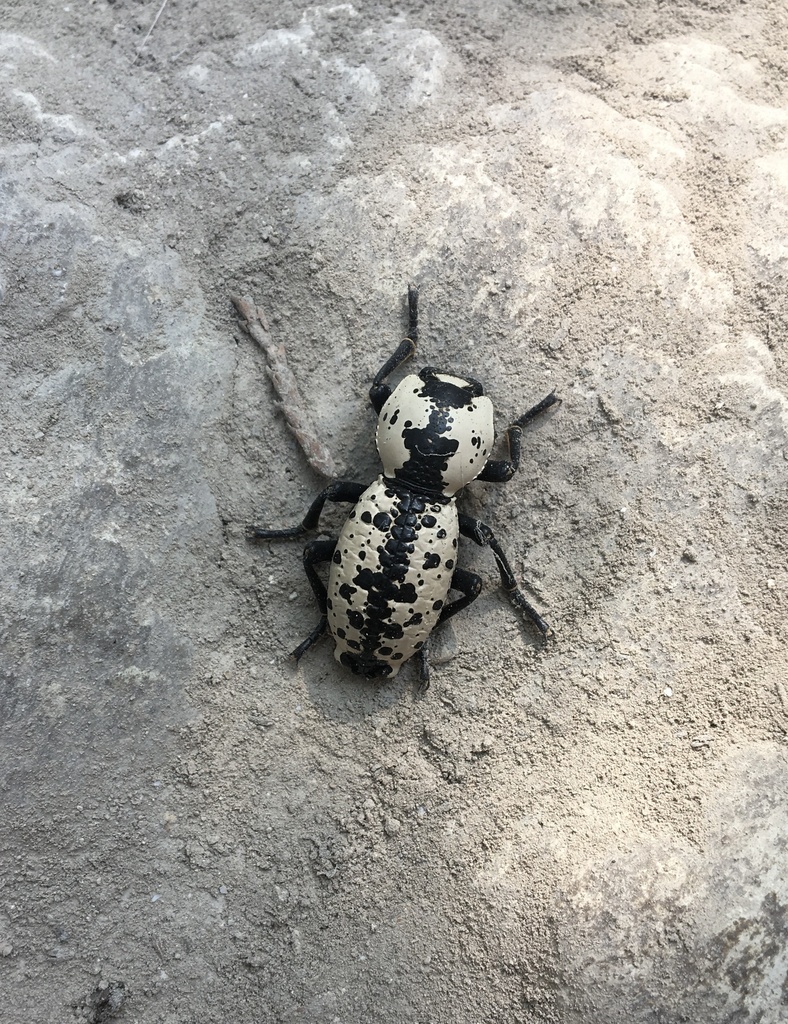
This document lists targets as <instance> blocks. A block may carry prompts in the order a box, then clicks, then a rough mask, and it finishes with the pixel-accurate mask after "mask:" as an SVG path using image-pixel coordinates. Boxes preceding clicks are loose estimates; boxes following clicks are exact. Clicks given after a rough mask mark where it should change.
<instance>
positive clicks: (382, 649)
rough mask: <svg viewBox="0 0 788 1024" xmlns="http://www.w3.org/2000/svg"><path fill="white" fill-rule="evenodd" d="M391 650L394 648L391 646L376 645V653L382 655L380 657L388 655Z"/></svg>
mask: <svg viewBox="0 0 788 1024" xmlns="http://www.w3.org/2000/svg"><path fill="white" fill-rule="evenodd" d="M393 650H394V648H393V647H378V654H380V655H382V657H384V658H386V657H388V655H389V654H391V652H392V651H393Z"/></svg>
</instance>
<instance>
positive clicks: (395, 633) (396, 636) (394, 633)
mask: <svg viewBox="0 0 788 1024" xmlns="http://www.w3.org/2000/svg"><path fill="white" fill-rule="evenodd" d="M383 636H385V637H386V639H387V640H401V639H402V637H403V629H402V626H401V625H400V624H399V623H398V622H387V623H386V624H385V626H384V627H383Z"/></svg>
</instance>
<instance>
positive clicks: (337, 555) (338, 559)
mask: <svg viewBox="0 0 788 1024" xmlns="http://www.w3.org/2000/svg"><path fill="white" fill-rule="evenodd" d="M331 561H332V562H333V563H334V565H342V555H340V553H339V552H338V551H335V552H334V557H333V558H332V559H331Z"/></svg>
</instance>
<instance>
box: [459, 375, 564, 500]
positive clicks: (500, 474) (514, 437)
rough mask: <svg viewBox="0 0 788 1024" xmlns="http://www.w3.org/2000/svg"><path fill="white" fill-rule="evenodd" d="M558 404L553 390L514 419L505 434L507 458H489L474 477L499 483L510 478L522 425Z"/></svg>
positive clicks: (516, 460)
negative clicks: (507, 449)
mask: <svg viewBox="0 0 788 1024" xmlns="http://www.w3.org/2000/svg"><path fill="white" fill-rule="evenodd" d="M560 404H561V399H560V398H559V397H558V396H557V395H556V393H555V391H551V392H550V394H549V395H547V397H546V398H543V399H542V401H541V402H537V403H536V405H535V406H534V407H533V409H529V410H528V412H526V413H523V415H522V416H521V417H520V418H519V419H517V420H515V421H514V423H513V424H512V425H511V426H510V427H509V428H508V430H507V431H506V434H505V437H506V443H507V445H508V446H509V458H508V459H490V460H489V461H488V462H487V465H486V466H485V467H484V469H483V470H482V471H481V473H479V475H478V476H477V477H476V479H477V480H487V481H489V482H491V483H499V484H502V483H506V482H507V480H511V479H512V477H513V476H514V474H515V473H516V472H517V470H518V468H519V466H520V441H521V439H522V436H523V429H524V427H526V426H527V425H528V424H529V423H530V422H531V420H532V419H535V417H537V416H538V415H539V414H540V413H543V412H546V411H547V410H548V409H550V408H552V406H554V405H560Z"/></svg>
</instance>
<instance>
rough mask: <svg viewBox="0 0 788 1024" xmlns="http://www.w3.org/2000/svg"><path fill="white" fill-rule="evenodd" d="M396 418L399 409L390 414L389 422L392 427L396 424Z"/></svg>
mask: <svg viewBox="0 0 788 1024" xmlns="http://www.w3.org/2000/svg"><path fill="white" fill-rule="evenodd" d="M398 416H399V409H395V410H394V412H393V413H392V414H391V420H390V421H389V422H390V423H391V426H392V427H393V426H394V424H395V423H396V422H397V418H398Z"/></svg>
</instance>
